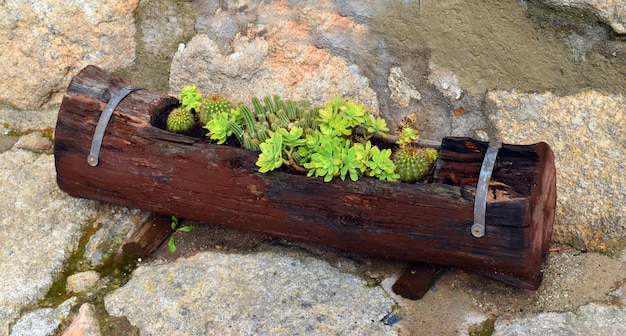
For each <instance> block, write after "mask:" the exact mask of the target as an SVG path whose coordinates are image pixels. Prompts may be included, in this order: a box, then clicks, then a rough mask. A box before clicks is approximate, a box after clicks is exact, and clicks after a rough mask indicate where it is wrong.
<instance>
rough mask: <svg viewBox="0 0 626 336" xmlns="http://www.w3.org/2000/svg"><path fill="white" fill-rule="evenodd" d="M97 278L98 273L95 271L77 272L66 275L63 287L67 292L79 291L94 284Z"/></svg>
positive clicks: (98, 276)
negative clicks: (65, 283) (65, 282)
mask: <svg viewBox="0 0 626 336" xmlns="http://www.w3.org/2000/svg"><path fill="white" fill-rule="evenodd" d="M98 279H100V274H99V273H98V272H96V271H85V272H78V273H75V274H72V275H70V276H68V277H67V285H66V286H65V289H66V291H67V292H68V293H79V292H82V291H85V290H88V289H89V288H91V287H93V286H95V284H96V282H98Z"/></svg>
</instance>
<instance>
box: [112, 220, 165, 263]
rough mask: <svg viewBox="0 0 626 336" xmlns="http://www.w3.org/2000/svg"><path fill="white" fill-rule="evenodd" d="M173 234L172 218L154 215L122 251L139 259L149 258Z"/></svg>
mask: <svg viewBox="0 0 626 336" xmlns="http://www.w3.org/2000/svg"><path fill="white" fill-rule="evenodd" d="M171 233H172V217H171V216H167V215H159V214H154V213H153V214H151V215H150V217H148V218H147V219H146V220H145V221H144V222H143V223H141V225H140V226H139V227H138V228H137V230H135V232H133V234H132V235H131V236H130V238H128V240H127V241H126V242H125V243H124V244H123V245H122V250H123V251H124V252H125V253H129V254H134V255H136V256H139V257H146V256H149V255H150V254H152V252H154V251H155V250H156V249H157V248H158V247H159V245H161V244H162V243H163V242H164V241H165V240H166V239H167V237H169V235H170V234H171Z"/></svg>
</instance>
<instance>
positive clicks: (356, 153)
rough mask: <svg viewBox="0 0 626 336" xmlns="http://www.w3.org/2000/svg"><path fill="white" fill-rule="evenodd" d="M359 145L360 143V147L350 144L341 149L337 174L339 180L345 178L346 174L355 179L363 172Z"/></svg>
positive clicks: (363, 164) (363, 165)
mask: <svg viewBox="0 0 626 336" xmlns="http://www.w3.org/2000/svg"><path fill="white" fill-rule="evenodd" d="M357 145H359V144H357ZM361 147H362V145H361V146H360V147H357V146H352V147H350V148H344V149H343V150H342V151H341V161H342V167H341V170H340V175H339V176H340V177H341V180H345V179H346V175H350V179H351V180H352V181H356V180H358V179H359V175H360V174H361V173H363V170H364V167H365V163H364V160H363V157H364V155H363V153H361V151H362V149H361Z"/></svg>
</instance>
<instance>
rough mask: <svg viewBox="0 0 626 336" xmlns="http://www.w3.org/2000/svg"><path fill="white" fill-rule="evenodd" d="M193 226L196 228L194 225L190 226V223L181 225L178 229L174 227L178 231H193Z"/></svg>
mask: <svg viewBox="0 0 626 336" xmlns="http://www.w3.org/2000/svg"><path fill="white" fill-rule="evenodd" d="M195 228H196V227H195V226H192V225H185V226H183V227H181V228H179V229H176V231H180V232H191V231H193V230H194V229H195Z"/></svg>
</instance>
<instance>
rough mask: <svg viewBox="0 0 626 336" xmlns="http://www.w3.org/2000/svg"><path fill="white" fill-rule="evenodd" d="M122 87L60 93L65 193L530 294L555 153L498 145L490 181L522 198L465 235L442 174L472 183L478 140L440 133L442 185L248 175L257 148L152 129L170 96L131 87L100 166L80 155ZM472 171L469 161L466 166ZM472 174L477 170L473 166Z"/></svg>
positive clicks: (90, 73)
mask: <svg viewBox="0 0 626 336" xmlns="http://www.w3.org/2000/svg"><path fill="white" fill-rule="evenodd" d="M122 85H127V84H126V83H125V82H124V81H123V80H122V79H119V78H115V77H112V76H111V75H110V74H108V73H106V72H104V71H102V70H100V69H98V68H96V67H92V66H90V67H87V68H85V69H84V70H83V71H81V72H80V73H79V74H78V75H77V76H76V77H75V78H74V79H73V80H72V82H71V84H70V85H69V87H68V91H67V94H66V96H65V97H64V99H63V103H62V105H61V108H60V111H59V117H58V122H57V126H56V130H55V162H56V169H57V181H58V184H59V187H60V188H61V189H62V190H64V191H66V192H67V193H68V194H70V195H72V196H75V197H82V198H89V199H95V200H100V201H104V202H110V203H116V204H122V205H125V206H130V207H136V208H141V209H145V210H148V211H152V212H154V213H159V214H164V215H168V216H170V215H175V216H178V217H180V218H188V219H193V220H197V221H202V222H207V223H213V224H217V225H222V226H226V227H232V228H237V229H244V230H249V231H255V232H261V233H264V234H269V235H273V236H276V237H281V238H288V239H297V240H302V241H306V242H310V243H316V244H321V245H326V246H331V247H335V248H340V249H344V250H350V251H356V252H360V253H364V254H369V255H375V256H381V257H388V258H397V259H403V260H408V261H418V262H427V263H437V264H443V265H450V266H456V267H461V268H465V269H469V270H474V271H478V272H482V273H484V274H486V275H488V276H491V277H494V278H497V279H500V280H502V281H504V282H507V283H509V284H512V285H515V286H519V287H523V288H527V289H536V288H537V287H538V286H539V284H540V283H541V264H542V262H543V261H544V260H545V256H546V253H547V250H548V247H549V243H550V235H551V232H552V224H553V220H554V205H555V202H556V191H555V190H556V186H555V170H554V157H553V155H552V151H551V150H550V148H549V146H548V145H546V144H543V143H539V144H535V145H529V146H513V145H505V146H504V148H503V150H502V152H501V153H500V154H501V155H499V157H498V160H497V162H496V169H495V170H494V178H496V179H501V180H502V182H504V183H506V184H508V185H511V186H512V187H514V188H517V189H518V191H519V192H520V194H522V197H518V198H514V199H512V200H508V201H498V202H493V203H489V204H488V206H487V216H486V234H485V236H484V237H482V238H475V237H473V236H472V235H471V234H470V227H471V225H472V221H473V200H471V199H467V198H466V197H463V196H462V195H461V187H462V186H461V185H459V184H458V183H456V184H457V185H454V184H455V183H454V181H452V180H453V179H452V178H450V175H451V174H454V175H455V177H454V179H456V180H459V179H460V178H461V177H463V178H471V177H472V176H473V175H476V176H477V174H476V173H477V169H478V170H479V169H480V162H482V156H483V155H484V152H485V150H486V147H487V144H486V143H481V142H478V141H475V140H472V139H468V138H445V139H444V140H443V142H442V147H441V160H440V162H439V163H438V164H437V167H436V169H435V172H434V176H433V178H434V179H435V180H436V181H438V182H442V183H428V184H406V183H391V182H384V181H379V180H376V179H370V178H365V177H362V178H361V179H359V181H357V182H352V181H345V182H344V181H340V180H338V179H335V180H333V181H332V182H330V183H324V182H323V181H322V180H321V179H317V178H307V177H305V176H302V175H295V174H291V173H287V172H281V171H275V172H271V173H268V174H261V173H258V171H257V167H256V166H255V162H256V160H257V153H255V152H250V151H247V150H244V149H241V148H236V147H230V146H224V145H215V144H211V143H208V142H206V141H204V140H202V139H198V138H193V137H189V136H185V135H180V134H173V133H170V132H167V131H165V130H163V129H160V128H157V127H154V126H153V124H154V123H155V120H156V119H157V118H162V116H163V114H164V113H166V112H167V111H169V110H171V109H172V108H173V107H175V106H177V104H178V101H177V99H176V98H174V97H171V96H167V95H163V94H157V93H152V92H149V91H147V90H140V91H136V92H133V93H131V94H130V95H129V96H128V97H126V98H125V99H124V100H123V101H122V102H121V103H120V105H119V106H118V107H117V109H116V111H115V112H114V114H113V116H112V118H111V120H110V122H109V125H108V127H107V130H106V132H105V136H104V141H103V145H102V150H101V154H100V164H99V165H98V166H96V167H91V166H89V165H88V164H87V160H86V158H87V155H88V154H89V148H90V144H91V139H92V136H93V132H94V129H95V126H96V123H97V120H98V117H99V115H100V113H101V111H102V110H103V108H104V106H105V105H106V102H107V101H108V99H110V97H112V95H114V94H115V92H117V90H119V88H120V87H121V86H122ZM477 164H478V166H476V165H477ZM476 167H478V168H476Z"/></svg>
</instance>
